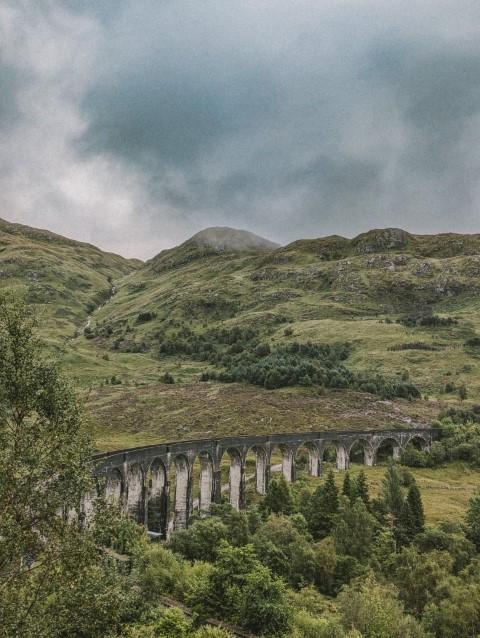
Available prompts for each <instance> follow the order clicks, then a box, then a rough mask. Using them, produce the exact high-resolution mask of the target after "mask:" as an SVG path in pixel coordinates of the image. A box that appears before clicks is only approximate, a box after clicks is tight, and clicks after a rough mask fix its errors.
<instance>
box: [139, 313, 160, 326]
mask: <svg viewBox="0 0 480 638" xmlns="http://www.w3.org/2000/svg"><path fill="white" fill-rule="evenodd" d="M156 316H157V314H156V313H155V312H151V311H149V310H146V311H144V312H139V313H138V315H137V323H146V322H147V321H152V319H155V317H156Z"/></svg>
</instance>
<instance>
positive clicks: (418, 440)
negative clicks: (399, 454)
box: [407, 434, 430, 452]
mask: <svg viewBox="0 0 480 638" xmlns="http://www.w3.org/2000/svg"><path fill="white" fill-rule="evenodd" d="M407 446H409V447H413V448H415V449H416V450H419V451H420V452H426V451H428V449H429V448H430V444H429V443H428V441H426V440H425V439H424V438H423V436H420V435H419V434H415V435H414V436H412V437H411V438H410V439H409V440H408V443H407Z"/></svg>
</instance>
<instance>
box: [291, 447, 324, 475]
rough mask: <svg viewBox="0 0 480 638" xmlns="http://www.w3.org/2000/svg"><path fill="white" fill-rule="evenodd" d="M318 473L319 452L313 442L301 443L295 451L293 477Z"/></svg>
mask: <svg viewBox="0 0 480 638" xmlns="http://www.w3.org/2000/svg"><path fill="white" fill-rule="evenodd" d="M319 475H320V453H319V450H318V448H317V446H316V445H314V444H313V443H302V445H300V446H299V447H298V448H297V449H296V451H295V479H301V478H304V477H306V476H319Z"/></svg>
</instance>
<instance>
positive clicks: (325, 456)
mask: <svg viewBox="0 0 480 638" xmlns="http://www.w3.org/2000/svg"><path fill="white" fill-rule="evenodd" d="M337 454H338V450H337V444H336V442H335V441H328V442H327V443H326V444H325V445H324V447H323V449H322V452H321V463H322V470H323V471H325V470H333V469H335V468H336V467H337Z"/></svg>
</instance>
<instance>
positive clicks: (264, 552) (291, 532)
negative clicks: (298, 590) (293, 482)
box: [253, 515, 315, 587]
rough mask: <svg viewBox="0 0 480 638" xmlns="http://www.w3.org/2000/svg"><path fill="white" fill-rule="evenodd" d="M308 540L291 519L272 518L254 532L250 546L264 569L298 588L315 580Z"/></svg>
mask: <svg viewBox="0 0 480 638" xmlns="http://www.w3.org/2000/svg"><path fill="white" fill-rule="evenodd" d="M295 516H299V515H295ZM302 518H303V517H302ZM308 536H309V535H308V532H307V534H306V535H305V531H304V532H303V533H302V532H300V531H299V530H298V529H297V527H296V526H295V523H294V521H293V520H292V518H290V517H286V516H275V515H272V516H270V517H269V518H268V520H267V521H265V523H264V524H263V525H262V526H261V527H260V528H259V529H258V531H257V533H256V534H255V536H254V538H253V543H254V547H255V552H256V554H257V556H258V557H259V559H260V560H261V561H262V563H263V564H264V565H267V566H268V567H269V568H270V569H271V570H272V572H273V573H275V574H276V575H278V576H282V577H283V578H284V579H285V580H286V581H287V582H288V583H289V584H290V585H292V586H293V587H301V586H304V585H306V584H310V583H313V582H314V579H315V556H314V552H313V549H312V547H311V545H310V543H309V542H308V540H307V537H308Z"/></svg>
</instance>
